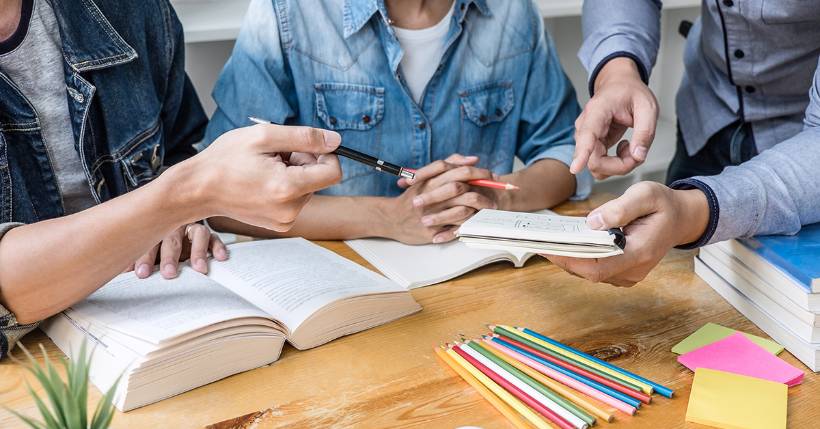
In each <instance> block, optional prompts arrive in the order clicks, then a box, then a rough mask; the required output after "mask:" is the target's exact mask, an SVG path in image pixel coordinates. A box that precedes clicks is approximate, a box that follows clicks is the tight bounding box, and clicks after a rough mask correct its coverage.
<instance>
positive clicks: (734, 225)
mask: <svg viewBox="0 0 820 429" xmlns="http://www.w3.org/2000/svg"><path fill="white" fill-rule="evenodd" d="M810 99H811V101H810V103H809V107H808V108H807V109H806V114H805V118H804V119H803V131H801V132H800V133H799V134H797V135H796V136H794V137H792V138H790V139H788V140H786V141H784V142H783V143H780V144H778V145H777V146H775V147H773V148H772V149H769V150H767V151H765V152H763V153H761V154H760V155H758V156H756V157H754V158H752V159H751V160H750V161H748V162H745V163H743V164H741V165H739V166H730V167H727V168H726V169H725V170H723V172H722V173H721V174H719V175H716V176H696V177H693V178H691V179H685V180H682V181H678V182H676V183H673V184H672V187H673V188H685V187H690V188H691V187H695V188H699V189H701V190H704V192H705V193H706V195H707V197H709V205H710V209H711V219H710V224H712V223H713V222H714V223H715V227H714V228H709V229H708V230H707V231H706V234H704V236H703V237H701V239H700V240H698V241H697V243H696V244H699V245H702V244H709V243H714V242H718V241H723V240H729V239H732V238H738V237H751V236H754V235H765V234H795V233H797V232H798V231H800V227H801V226H802V225H808V224H811V223H816V222H820V176H818V174H817V166H818V165H820V69H818V71H817V72H815V75H814V85H813V86H812V88H811V90H810ZM755 137H756V136H755ZM707 188H708V189H707Z"/></svg>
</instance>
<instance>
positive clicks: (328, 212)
mask: <svg viewBox="0 0 820 429" xmlns="http://www.w3.org/2000/svg"><path fill="white" fill-rule="evenodd" d="M386 200H387V199H386V198H380V197H338V196H325V195H315V196H313V197H312V198H311V200H310V202H308V204H307V205H306V206H305V207H304V209H302V212H301V213H300V214H299V217H298V218H297V219H296V223H294V225H293V229H291V230H290V231H287V232H276V231H272V230H269V229H265V228H259V227H256V226H253V225H248V224H244V223H242V222H238V221H236V220H233V219H228V218H225V217H219V218H212V219H209V220H208V223H209V224H210V225H211V226H212V227H213V228H214V229H216V230H218V231H223V232H232V233H235V234H241V235H248V236H251V237H260V238H279V237H304V238H307V239H309V240H351V239H356V238H365V237H388V236H389V235H390V234H389V228H388V227H387V225H386V224H385V222H384V218H385V215H384V211H383V209H382V207H383V206H384V204H385V203H386Z"/></svg>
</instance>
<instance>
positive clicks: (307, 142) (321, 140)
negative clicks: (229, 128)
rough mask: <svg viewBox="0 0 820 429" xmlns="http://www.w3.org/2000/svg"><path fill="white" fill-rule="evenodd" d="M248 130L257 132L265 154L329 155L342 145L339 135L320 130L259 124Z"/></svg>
mask: <svg viewBox="0 0 820 429" xmlns="http://www.w3.org/2000/svg"><path fill="white" fill-rule="evenodd" d="M248 129H252V130H254V132H258V133H259V134H258V135H257V138H258V141H257V143H259V144H260V145H261V146H262V147H263V148H264V149H265V151H267V152H302V153H313V154H323V153H331V152H333V151H334V150H336V149H337V148H338V147H339V145H340V144H341V143H342V136H341V135H339V133H337V132H334V131H329V130H323V129H320V128H312V127H302V126H287V125H275V124H259V125H254V126H252V127H248Z"/></svg>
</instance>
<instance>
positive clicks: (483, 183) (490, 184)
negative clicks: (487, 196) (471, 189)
mask: <svg viewBox="0 0 820 429" xmlns="http://www.w3.org/2000/svg"><path fill="white" fill-rule="evenodd" d="M405 171H409V172H411V173H413V174H416V170H413V169H411V168H405ZM467 183H468V184H470V185H473V186H480V187H482V188H492V189H501V190H502V191H517V190H519V189H521V188H519V187H518V186H515V185H513V184H512V183H505V182H496V181H495V180H488V179H476V180H469V181H467Z"/></svg>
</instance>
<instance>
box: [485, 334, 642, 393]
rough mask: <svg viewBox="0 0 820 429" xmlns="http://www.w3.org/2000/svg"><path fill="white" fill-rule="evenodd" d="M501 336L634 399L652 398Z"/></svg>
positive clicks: (502, 336) (517, 345) (511, 342)
mask: <svg viewBox="0 0 820 429" xmlns="http://www.w3.org/2000/svg"><path fill="white" fill-rule="evenodd" d="M501 338H502V339H503V340H504V341H506V342H508V343H510V344H513V345H515V346H516V347H520V348H521V349H523V350H526V351H528V352H530V353H532V354H534V355H536V356H538V357H540V358H542V359H544V360H547V361H550V362H552V363H554V364H556V365H558V366H560V367H562V368H565V369H567V370H569V371H572V372H574V373H576V374H578V375H582V376H584V377H586V378H589V379H590V380H594V381H597V382H598V383H601V384H603V385H604V386H607V387H609V388H612V389H615V390H617V391H619V392H621V393H623V394H625V395H629V396H631V397H633V398H635V399H637V400H639V401H641V402H643V403H645V404H648V403H649V402H650V401H651V400H652V397H650V396H649V395H647V394H645V393H643V392H639V391H637V390H635V389H630V388H629V387H626V386H624V385H622V384H618V383H615V382H613V381H611V380H608V379H606V378H603V377H601V376H600V375H598V374H593V373H591V372H589V371H587V370H585V369H583V368H579V367H577V366H575V365H573V364H571V363H569V362H567V361H564V360H561V359H558V358H556V357H553V356H550V355H548V354H546V353H544V352H542V351H540V350H537V349H534V348H532V347H530V346H528V345H526V344H524V343H522V342H520V341H517V340H514V339H512V338H510V337H507V336H504V335H501Z"/></svg>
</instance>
